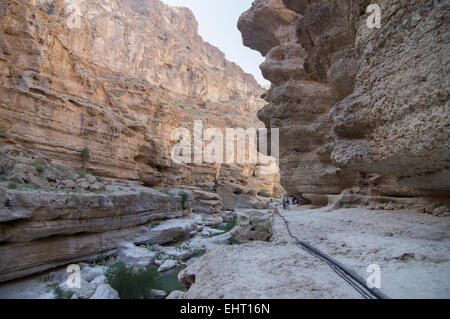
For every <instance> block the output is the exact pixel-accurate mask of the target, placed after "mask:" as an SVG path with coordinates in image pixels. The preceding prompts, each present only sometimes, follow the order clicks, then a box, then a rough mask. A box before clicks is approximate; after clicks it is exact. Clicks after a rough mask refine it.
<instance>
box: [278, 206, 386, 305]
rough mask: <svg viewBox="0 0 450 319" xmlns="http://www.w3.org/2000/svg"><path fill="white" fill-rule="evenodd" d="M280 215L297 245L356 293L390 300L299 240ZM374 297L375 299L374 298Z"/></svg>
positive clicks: (331, 258) (333, 260)
mask: <svg viewBox="0 0 450 319" xmlns="http://www.w3.org/2000/svg"><path fill="white" fill-rule="evenodd" d="M278 215H279V216H280V217H281V218H282V219H283V221H284V224H285V225H286V228H287V231H288V234H289V236H290V237H291V238H292V239H294V240H295V243H296V244H297V245H298V246H300V247H301V248H302V249H304V250H306V251H307V252H309V253H310V254H311V255H313V256H315V257H317V258H319V259H321V260H323V261H325V262H326V263H327V264H328V265H329V266H330V267H331V268H332V269H333V270H334V271H335V272H336V273H337V274H338V275H339V276H340V277H341V278H342V279H344V280H345V281H346V282H347V283H349V284H350V285H351V286H352V287H353V288H354V289H355V290H356V291H358V292H359V293H360V294H361V295H362V296H363V297H364V298H366V299H372V298H373V297H375V298H377V299H389V297H388V296H386V295H385V294H384V293H382V292H381V291H380V290H379V289H377V288H370V287H369V286H367V283H366V280H365V279H364V278H362V277H361V276H359V275H358V274H357V273H355V272H354V271H353V270H351V269H349V268H348V267H346V266H345V265H343V264H342V263H340V262H339V261H337V260H336V259H334V258H333V257H331V256H329V255H327V254H325V253H324V252H323V251H321V250H320V249H318V248H316V247H314V246H312V245H311V244H309V243H308V242H305V241H302V240H299V239H298V238H297V237H296V236H295V235H294V234H292V232H291V229H290V228H289V225H288V221H287V220H286V218H284V216H283V215H281V214H280V213H279V212H278ZM372 296H373V297H372Z"/></svg>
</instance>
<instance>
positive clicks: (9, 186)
mask: <svg viewBox="0 0 450 319" xmlns="http://www.w3.org/2000/svg"><path fill="white" fill-rule="evenodd" d="M7 187H8V188H9V189H17V188H18V187H19V186H18V185H17V183H15V182H10V183H8V186H7Z"/></svg>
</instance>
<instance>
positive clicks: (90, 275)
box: [81, 266, 106, 282]
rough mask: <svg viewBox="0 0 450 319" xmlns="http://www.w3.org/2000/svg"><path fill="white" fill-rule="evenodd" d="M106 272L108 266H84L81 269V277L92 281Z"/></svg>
mask: <svg viewBox="0 0 450 319" xmlns="http://www.w3.org/2000/svg"><path fill="white" fill-rule="evenodd" d="M105 272H106V267H102V266H97V267H84V268H83V269H82V270H81V278H83V279H84V280H86V281H87V282H92V281H93V280H94V279H95V278H97V277H100V276H102V275H104V273H105Z"/></svg>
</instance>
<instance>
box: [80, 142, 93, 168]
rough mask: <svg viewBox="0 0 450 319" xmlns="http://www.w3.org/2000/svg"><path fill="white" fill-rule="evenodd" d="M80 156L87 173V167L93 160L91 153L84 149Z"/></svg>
mask: <svg viewBox="0 0 450 319" xmlns="http://www.w3.org/2000/svg"><path fill="white" fill-rule="evenodd" d="M80 156H81V162H82V163H83V170H84V171H86V165H87V163H88V162H89V160H90V159H91V152H90V151H89V149H88V148H87V147H86V148H83V149H82V150H81V152H80Z"/></svg>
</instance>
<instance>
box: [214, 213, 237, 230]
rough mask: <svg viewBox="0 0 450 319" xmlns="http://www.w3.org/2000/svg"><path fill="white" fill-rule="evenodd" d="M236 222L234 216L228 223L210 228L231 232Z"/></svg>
mask: <svg viewBox="0 0 450 319" xmlns="http://www.w3.org/2000/svg"><path fill="white" fill-rule="evenodd" d="M236 222H237V218H236V216H234V217H233V219H232V220H231V221H230V222H228V223H226V224H220V225H215V226H212V228H215V229H218V230H222V231H224V232H229V231H230V230H232V229H233V228H234V226H236Z"/></svg>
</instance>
